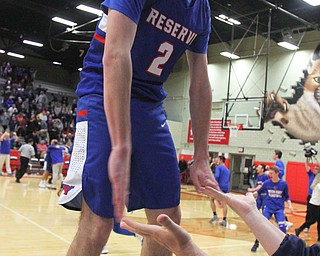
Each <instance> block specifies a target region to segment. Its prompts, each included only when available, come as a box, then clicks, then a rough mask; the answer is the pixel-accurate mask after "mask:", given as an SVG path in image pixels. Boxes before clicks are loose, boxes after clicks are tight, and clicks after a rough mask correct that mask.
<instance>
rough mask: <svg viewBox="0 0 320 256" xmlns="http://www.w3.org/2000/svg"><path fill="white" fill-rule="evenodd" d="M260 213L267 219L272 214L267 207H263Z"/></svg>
mask: <svg viewBox="0 0 320 256" xmlns="http://www.w3.org/2000/svg"><path fill="white" fill-rule="evenodd" d="M262 214H263V216H264V217H265V218H267V219H268V220H270V219H271V216H272V214H273V212H271V211H270V210H268V209H267V208H264V209H263V211H262Z"/></svg>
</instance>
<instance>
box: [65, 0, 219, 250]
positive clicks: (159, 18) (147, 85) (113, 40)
mask: <svg viewBox="0 0 320 256" xmlns="http://www.w3.org/2000/svg"><path fill="white" fill-rule="evenodd" d="M101 6H102V10H103V12H104V14H103V16H102V18H101V20H100V21H99V23H98V24H97V29H96V33H95V34H94V38H93V40H92V42H91V45H90V48H89V50H88V53H87V54H86V57H85V59H84V66H83V70H82V72H81V80H80V82H79V84H78V88H77V94H78V96H79V101H78V108H77V127H76V136H75V141H74V149H73V154H72V157H71V162H70V167H69V170H68V177H67V178H66V180H65V182H64V183H65V185H66V186H67V188H68V189H67V193H62V194H61V197H60V200H59V202H60V203H63V202H64V197H65V196H67V195H68V194H69V195H72V197H75V196H76V195H77V193H78V192H79V191H81V190H82V192H83V204H82V206H83V207H82V214H81V218H80V223H79V228H78V232H77V234H76V236H75V238H74V240H73V242H72V244H71V246H70V248H69V251H68V255H72V256H74V255H86V256H87V255H99V254H100V252H101V249H102V247H103V246H104V244H105V243H106V241H107V240H108V237H109V234H110V231H111V229H112V227H113V224H112V222H113V217H115V218H116V219H117V220H120V219H121V218H122V216H123V211H124V208H125V203H126V205H127V208H128V210H129V211H133V210H137V209H141V208H145V212H146V215H147V220H148V223H150V224H157V221H156V219H157V217H158V215H159V214H160V213H165V214H167V215H169V216H170V217H171V218H172V219H173V220H174V221H175V222H176V223H179V222H180V218H181V214H180V208H179V202H180V180H179V169H178V162H177V156H176V153H175V151H176V150H175V147H174V145H173V141H172V138H171V135H170V132H169V128H168V125H167V122H166V116H165V112H164V110H163V105H162V102H163V100H164V99H165V97H166V92H165V90H164V88H163V83H164V82H165V81H166V80H167V78H168V76H169V74H170V72H171V70H172V68H173V66H174V64H175V63H176V62H177V61H178V60H179V58H180V57H181V56H182V55H183V54H184V53H185V52H186V55H187V59H188V64H189V72H190V115H191V119H192V127H193V135H194V150H195V152H194V163H193V165H192V167H191V170H190V174H191V178H192V181H193V184H194V185H195V187H196V189H197V191H200V189H201V188H202V187H204V186H211V187H215V188H218V184H217V183H216V181H215V180H214V178H213V176H212V174H211V171H210V168H209V163H208V156H209V154H208V147H207V139H208V130H209V122H210V112H211V86H210V83H209V78H208V72H207V57H206V53H207V47H208V39H209V34H210V22H211V21H210V7H209V3H208V0H105V1H103V2H102V5H101ZM155 163H156V164H155ZM79 179H82V187H78V188H77V187H75V186H74V185H73V183H74V181H75V180H78V181H79ZM71 199H72V198H71ZM141 255H148V256H151V255H153V256H156V255H159V256H160V255H161V256H166V255H171V252H170V251H168V250H167V249H166V248H164V247H162V246H160V245H159V244H157V243H156V242H154V241H153V240H151V239H149V238H148V237H147V238H146V239H145V240H144V243H143V247H142V252H141Z"/></svg>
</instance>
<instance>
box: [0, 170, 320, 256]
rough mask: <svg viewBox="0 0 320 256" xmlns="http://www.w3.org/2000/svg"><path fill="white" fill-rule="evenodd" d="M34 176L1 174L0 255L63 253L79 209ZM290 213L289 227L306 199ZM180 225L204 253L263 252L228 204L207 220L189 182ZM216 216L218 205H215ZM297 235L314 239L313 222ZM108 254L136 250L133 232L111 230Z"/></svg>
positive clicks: (204, 203) (139, 215)
mask: <svg viewBox="0 0 320 256" xmlns="http://www.w3.org/2000/svg"><path fill="white" fill-rule="evenodd" d="M39 182H40V178H39V177H38V176H25V177H24V178H23V179H22V180H21V183H20V184H18V183H15V178H14V177H7V176H2V177H0V255H1V256H17V255H27V256H49V255H50V256H51V255H52V256H53V255H55V256H56V255H65V254H66V252H67V250H68V247H69V245H70V243H71V241H72V239H73V237H74V235H75V233H76V230H77V225H78V219H79V213H78V212H73V211H68V210H66V209H64V208H63V207H61V206H58V205H57V200H58V197H57V195H56V191H54V190H49V189H42V188H39V187H38V184H39ZM293 205H294V209H295V210H296V213H295V214H293V215H292V214H290V213H289V211H288V214H287V216H288V218H289V220H290V221H291V222H293V223H294V226H293V228H292V229H291V230H290V231H289V233H291V232H293V231H294V228H295V227H298V226H299V225H300V224H302V222H303V221H304V215H305V205H301V204H293ZM181 209H182V223H181V225H182V226H183V227H184V228H185V229H186V230H188V231H189V233H190V234H191V235H192V237H193V239H194V240H195V242H196V243H197V244H198V245H199V246H200V247H201V248H202V249H203V250H204V251H205V252H206V253H207V254H208V255H219V256H223V255H228V256H229V255H237V256H242V255H257V256H262V255H267V254H266V253H265V251H264V250H263V248H261V247H259V249H258V251H257V253H252V252H251V251H250V248H251V246H252V245H253V242H254V240H255V238H254V236H253V234H252V232H251V231H250V230H249V229H248V227H247V226H246V225H245V224H244V223H243V221H242V220H241V219H240V218H239V217H238V216H237V215H236V214H235V213H234V212H232V210H231V209H229V212H228V226H227V227H226V228H225V227H221V226H219V225H218V223H214V224H210V223H209V222H208V220H209V219H210V218H211V215H212V212H211V209H210V204H209V201H208V198H206V197H204V196H201V195H198V194H197V193H196V192H195V191H194V188H193V186H189V185H182V187H181ZM128 215H129V216H130V217H131V218H132V219H134V220H137V221H140V222H145V217H144V211H142V210H141V211H135V212H133V213H129V214H128ZM218 215H219V216H220V217H221V216H222V212H221V209H218ZM301 237H302V238H304V239H305V240H306V243H307V244H312V243H314V242H315V241H316V239H317V232H316V226H315V225H313V226H312V227H311V230H310V232H309V233H308V234H305V233H302V234H301ZM108 247H109V254H108V255H110V256H111V255H114V256H115V255H139V252H140V242H139V241H138V239H137V238H134V237H127V236H122V235H118V234H115V233H112V234H111V237H110V240H109V242H108Z"/></svg>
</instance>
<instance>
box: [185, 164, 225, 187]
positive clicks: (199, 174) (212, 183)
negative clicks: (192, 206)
mask: <svg viewBox="0 0 320 256" xmlns="http://www.w3.org/2000/svg"><path fill="white" fill-rule="evenodd" d="M190 176H191V180H192V183H193V185H194V186H195V188H196V190H197V192H200V191H201V188H203V187H206V186H208V187H212V188H215V189H218V190H220V188H219V184H218V182H217V181H216V179H215V178H214V176H213V174H212V172H211V170H210V166H209V162H208V161H207V160H203V161H196V160H195V161H194V162H193V164H192V165H191V166H190Z"/></svg>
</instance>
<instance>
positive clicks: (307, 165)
mask: <svg viewBox="0 0 320 256" xmlns="http://www.w3.org/2000/svg"><path fill="white" fill-rule="evenodd" d="M310 169H311V168H310V165H309V157H306V171H307V172H309V171H310Z"/></svg>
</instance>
